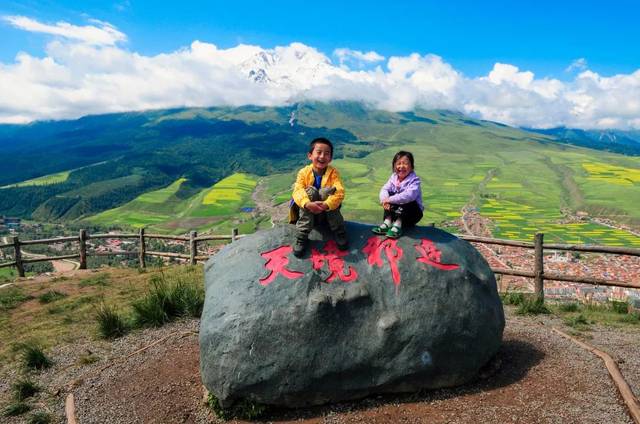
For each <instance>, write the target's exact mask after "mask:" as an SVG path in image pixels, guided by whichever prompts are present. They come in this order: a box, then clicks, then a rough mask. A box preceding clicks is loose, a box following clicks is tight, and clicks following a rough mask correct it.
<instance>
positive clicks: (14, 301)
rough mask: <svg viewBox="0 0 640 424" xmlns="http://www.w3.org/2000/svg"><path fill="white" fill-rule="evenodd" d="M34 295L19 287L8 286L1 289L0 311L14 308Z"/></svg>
mask: <svg viewBox="0 0 640 424" xmlns="http://www.w3.org/2000/svg"><path fill="white" fill-rule="evenodd" d="M30 299H33V296H31V295H28V294H25V293H24V291H23V289H21V288H19V287H7V288H4V289H0V311H6V310H9V309H13V308H15V307H17V306H18V305H20V304H21V303H23V302H26V301H27V300H30Z"/></svg>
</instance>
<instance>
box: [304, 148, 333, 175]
mask: <svg viewBox="0 0 640 424" xmlns="http://www.w3.org/2000/svg"><path fill="white" fill-rule="evenodd" d="M307 157H308V158H309V160H310V161H311V164H312V165H313V169H314V170H315V171H316V172H319V173H323V172H324V171H325V170H326V169H327V166H328V165H329V163H330V162H331V147H329V146H327V145H326V144H322V143H316V144H315V145H314V146H313V150H312V151H311V153H307Z"/></svg>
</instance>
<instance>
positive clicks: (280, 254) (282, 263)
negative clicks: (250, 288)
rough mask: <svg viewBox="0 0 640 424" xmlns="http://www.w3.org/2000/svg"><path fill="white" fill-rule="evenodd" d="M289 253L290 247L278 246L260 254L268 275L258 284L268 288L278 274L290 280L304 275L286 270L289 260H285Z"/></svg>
mask: <svg viewBox="0 0 640 424" xmlns="http://www.w3.org/2000/svg"><path fill="white" fill-rule="evenodd" d="M291 251H292V249H291V246H280V247H278V248H276V249H273V250H269V251H268V252H264V253H261V254H260V256H262V257H263V258H265V259H266V260H267V263H265V264H264V267H265V268H266V269H268V270H269V274H268V275H267V276H266V277H264V278H261V279H260V280H259V281H260V284H262V285H263V286H268V285H269V284H271V283H272V282H273V280H275V279H276V277H277V276H278V274H282V275H284V276H285V277H287V278H289V279H291V280H293V279H295V278H299V277H302V276H303V275H304V273H302V272H299V271H291V270H289V269H287V265H288V264H289V258H287V255H288V254H289V253H291Z"/></svg>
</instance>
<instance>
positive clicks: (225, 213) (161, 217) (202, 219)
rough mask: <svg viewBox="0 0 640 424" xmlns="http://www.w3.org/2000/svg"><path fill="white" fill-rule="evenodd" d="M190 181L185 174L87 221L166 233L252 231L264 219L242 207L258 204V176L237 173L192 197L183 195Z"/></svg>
mask: <svg viewBox="0 0 640 424" xmlns="http://www.w3.org/2000/svg"><path fill="white" fill-rule="evenodd" d="M186 183H187V180H186V179H185V178H180V179H178V180H176V181H174V182H173V183H172V184H171V185H169V186H167V187H165V188H162V189H160V190H155V191H151V192H148V193H145V194H142V195H140V196H138V197H137V198H136V199H134V200H132V201H131V202H128V203H126V204H125V205H123V206H120V207H118V208H114V209H110V210H107V211H105V212H102V213H99V214H97V215H94V216H92V217H89V218H86V221H88V222H90V223H93V224H99V225H107V226H108V225H119V226H123V227H133V228H142V227H147V228H149V229H150V230H151V231H154V230H157V231H161V232H165V233H183V232H186V231H189V230H198V231H206V230H211V229H216V230H219V231H228V232H230V231H231V229H232V228H234V227H240V228H241V229H242V230H244V231H245V232H252V231H255V229H256V228H257V226H258V225H259V224H260V222H261V221H262V220H255V219H254V218H253V217H252V216H251V213H249V212H244V211H242V209H243V208H252V207H253V206H254V204H253V202H252V200H251V194H252V193H253V190H254V188H255V186H256V183H257V179H256V178H255V177H253V176H251V175H247V174H241V173H238V174H233V175H231V176H229V177H227V178H224V179H222V180H220V181H219V182H218V183H216V184H214V185H213V186H211V187H209V188H207V189H203V190H199V191H197V192H196V193H195V194H193V195H191V196H189V197H184V196H180V194H181V192H186V193H189V191H188V190H185V189H183V188H184V185H185V184H186Z"/></svg>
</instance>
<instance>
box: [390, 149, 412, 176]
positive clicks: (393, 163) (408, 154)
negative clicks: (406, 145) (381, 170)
mask: <svg viewBox="0 0 640 424" xmlns="http://www.w3.org/2000/svg"><path fill="white" fill-rule="evenodd" d="M402 157H406V158H407V159H409V162H410V163H411V168H412V169H415V168H416V167H415V166H413V154H412V153H411V152H405V151H404V150H400V151H399V152H398V153H396V154H395V156H394V157H393V161H391V171H395V170H396V162H397V161H398V160H399V159H400V158H402Z"/></svg>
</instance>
